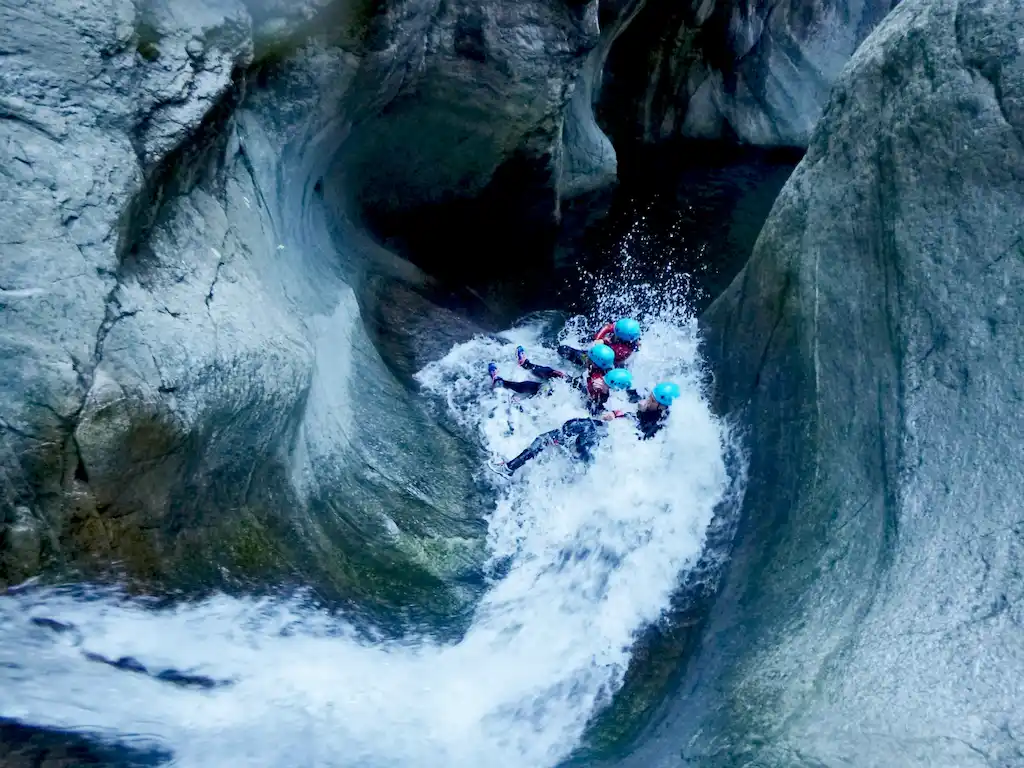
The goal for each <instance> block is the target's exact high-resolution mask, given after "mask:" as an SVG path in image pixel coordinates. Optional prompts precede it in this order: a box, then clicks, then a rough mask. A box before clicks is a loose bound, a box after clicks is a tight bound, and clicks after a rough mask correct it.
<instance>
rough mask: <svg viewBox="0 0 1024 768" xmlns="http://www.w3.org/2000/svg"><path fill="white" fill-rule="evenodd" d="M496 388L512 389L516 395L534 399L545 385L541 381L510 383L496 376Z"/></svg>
mask: <svg viewBox="0 0 1024 768" xmlns="http://www.w3.org/2000/svg"><path fill="white" fill-rule="evenodd" d="M494 386H496V387H504V388H505V389H510V390H512V391H513V392H515V393H516V394H519V395H525V396H526V397H533V396H534V395H536V394H537V393H538V392H540V388H541V387H542V386H543V383H542V382H539V381H509V380H508V379H503V378H501V377H500V376H496V377H495V378H494Z"/></svg>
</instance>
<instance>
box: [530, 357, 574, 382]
mask: <svg viewBox="0 0 1024 768" xmlns="http://www.w3.org/2000/svg"><path fill="white" fill-rule="evenodd" d="M522 365H523V368H525V369H526V370H528V371H529V372H530V373H532V374H533V375H534V376H536V377H537V378H538V379H561V378H563V377H564V376H565V374H564V373H563V372H562V371H560V370H558V369H557V368H549V367H548V366H546V365H537V364H536V363H531V362H530V361H529V360H527V361H525V362H524V363H523V364H522Z"/></svg>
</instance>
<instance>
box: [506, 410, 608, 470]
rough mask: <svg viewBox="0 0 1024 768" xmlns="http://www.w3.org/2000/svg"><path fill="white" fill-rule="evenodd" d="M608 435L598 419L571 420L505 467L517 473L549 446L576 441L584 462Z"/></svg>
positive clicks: (604, 424)
mask: <svg viewBox="0 0 1024 768" xmlns="http://www.w3.org/2000/svg"><path fill="white" fill-rule="evenodd" d="M607 433H608V425H607V424H606V423H605V422H603V421H600V420H598V419H569V420H568V421H567V422H565V423H564V424H563V425H562V426H560V427H559V428H558V429H552V430H551V431H550V432H545V433H544V434H542V435H540V436H538V437H537V439H536V440H534V441H533V442H532V443H530V446H529V447H528V448H527V449H526V450H525V451H523V452H522V453H520V454H519V455H518V456H516V457H515V458H514V459H512V460H511V461H509V462H508V463H507V464H506V465H505V466H506V467H508V469H509V470H511V471H512V472H515V471H516V470H517V469H519V468H520V467H521V466H523V464H525V463H526V462H528V461H529V460H530V459H534V458H536V457H537V455H538V454H539V453H540V452H541V451H543V450H544V449H545V448H547V447H548V446H549V445H567V444H568V443H571V442H572V441H573V440H574V439H575V441H576V453H577V454H579V457H580V458H581V459H583V460H584V461H590V459H591V458H593V449H594V447H595V446H596V445H597V443H598V442H599V441H600V440H601V438H602V437H604V436H605V435H606V434H607Z"/></svg>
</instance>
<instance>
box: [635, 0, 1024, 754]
mask: <svg viewBox="0 0 1024 768" xmlns="http://www.w3.org/2000/svg"><path fill="white" fill-rule="evenodd" d="M1022 36H1024V6H1021V5H1020V4H1019V3H1017V2H1013V0H960V1H959V2H957V0H905V1H904V2H903V3H902V4H901V5H900V7H899V8H897V9H896V10H895V11H894V12H893V14H892V15H890V16H889V17H888V18H887V19H886V20H885V22H883V24H882V25H881V26H880V27H879V28H878V29H877V30H876V31H875V32H874V34H873V35H872V36H871V37H870V38H869V39H868V40H867V41H866V42H865V43H864V45H863V46H862V47H861V48H860V49H859V50H858V52H857V53H856V55H855V56H854V57H853V59H852V61H851V63H850V66H849V68H848V69H847V70H846V71H845V73H844V75H843V77H842V78H841V79H840V81H839V83H838V84H837V86H836V90H835V92H834V95H833V97H832V98H831V101H830V103H829V105H828V107H827V109H826V111H825V115H824V117H823V118H822V121H821V123H820V124H819V125H818V128H817V129H816V131H815V134H814V138H813V139H812V141H811V144H810V147H809V149H808V152H807V155H806V157H805V159H804V160H803V162H802V163H801V164H800V166H799V167H798V169H797V171H796V172H795V173H794V175H793V177H792V178H791V180H790V182H789V183H788V184H787V186H786V187H785V189H784V190H783V192H782V194H781V195H780V197H779V199H778V201H777V203H776V205H775V208H774V210H773V213H772V215H771V217H770V218H769V221H768V223H767V224H766V226H765V228H764V230H763V232H762V234H761V237H760V239H759V241H758V243H757V246H756V248H755V251H754V254H753V257H752V259H751V261H750V263H749V264H748V266H747V267H746V268H745V270H744V272H743V273H742V274H741V276H740V277H739V278H737V280H736V281H735V282H734V283H733V285H732V286H731V287H730V289H729V290H728V291H727V292H726V293H725V294H724V295H723V296H722V297H721V298H720V299H718V301H717V302H716V303H715V304H714V305H713V306H712V307H711V309H710V310H709V311H708V313H707V314H706V316H705V317H704V319H703V322H704V325H705V327H706V330H707V334H708V349H709V351H710V352H711V353H712V357H713V359H714V360H716V363H717V369H716V377H717V388H718V396H719V403H720V406H721V407H722V409H723V410H725V411H729V412H732V413H734V414H736V415H737V416H739V417H742V418H743V420H744V421H745V422H746V423H747V424H748V425H749V426H750V439H749V445H750V449H751V463H750V484H749V488H748V491H747V495H746V499H745V518H744V522H743V523H742V526H741V528H740V531H739V534H738V542H739V543H738V548H737V551H736V553H735V558H734V562H733V566H732V570H731V573H730V574H729V576H728V579H727V583H726V586H725V589H724V591H723V593H722V594H721V596H720V598H719V599H718V601H717V603H716V605H715V607H714V609H713V613H712V616H711V619H710V621H709V624H708V628H707V630H706V633H705V636H704V639H703V643H702V646H701V649H700V652H699V654H698V655H697V657H696V658H694V659H693V661H692V664H691V667H690V670H691V671H690V673H689V679H688V680H687V681H684V684H683V685H682V688H681V689H682V690H685V691H687V695H686V697H684V698H685V700H684V701H681V702H680V703H679V704H678V705H677V707H676V711H675V713H674V715H672V716H670V717H669V718H667V719H666V721H665V726H664V730H663V732H664V733H666V734H672V735H671V738H672V739H673V740H674V741H676V743H681V744H683V745H687V746H685V747H684V750H683V753H684V756H686V757H691V758H694V759H697V758H698V756H699V758H700V759H699V760H698V762H700V763H701V764H702V765H733V764H736V762H737V761H738V760H739V758H740V757H741V756H742V758H743V761H746V762H749V763H751V764H757V765H772V766H774V765H779V766H782V765H796V764H799V765H812V764H813V765H828V766H833V765H835V766H838V765H857V766H883V765H901V766H938V765H956V766H965V767H969V766H979V767H980V766H994V765H1015V764H1018V763H1019V762H1020V760H1021V755H1022V754H1024V753H1022V748H1024V745H1022V742H1021V734H1022V733H1024V719H1022V713H1024V690H1022V688H1021V687H1020V681H1021V680H1022V679H1024V644H1022V643H1021V637H1022V627H1024V576H1022V572H1021V568H1020V563H1021V561H1022V557H1024V536H1022V524H1021V513H1020V510H1021V504H1020V499H1021V497H1022V494H1024V464H1022V462H1021V458H1022V457H1024V456H1022V450H1024V449H1022V446H1024V427H1022V424H1024V422H1022V421H1021V419H1020V410H1021V402H1022V397H1024V385H1022V382H1024V336H1022V335H1021V334H1020V332H1019V328H1020V324H1021V323H1022V322H1024V298H1022V297H1024V290H1022V289H1024V248H1022V232H1024V228H1022V225H1024V144H1022V139H1024V109H1022V106H1021V105H1022V104H1024V50H1022V48H1021V47H1020V40H1021V39H1022ZM701 729H703V730H701ZM698 732H700V733H702V736H701V737H698V738H696V739H695V741H693V742H689V738H690V736H691V735H694V734H696V733H698ZM674 759H675V758H674ZM639 764H643V765H653V764H657V763H656V762H653V761H651V760H647V761H644V760H643V759H642V758H641V760H640V763H639ZM666 764H667V763H666ZM673 764H674V763H673Z"/></svg>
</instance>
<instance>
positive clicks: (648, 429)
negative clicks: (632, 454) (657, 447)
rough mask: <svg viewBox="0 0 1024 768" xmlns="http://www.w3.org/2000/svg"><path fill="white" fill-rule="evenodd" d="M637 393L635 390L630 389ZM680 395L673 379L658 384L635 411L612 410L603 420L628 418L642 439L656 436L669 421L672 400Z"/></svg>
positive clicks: (631, 391) (603, 416)
mask: <svg viewBox="0 0 1024 768" xmlns="http://www.w3.org/2000/svg"><path fill="white" fill-rule="evenodd" d="M629 391H630V393H632V394H634V395H635V390H632V389H631V390H629ZM677 397H679V387H678V386H677V385H676V384H674V383H672V382H671V381H663V382H661V383H660V384H658V385H657V386H656V387H655V388H654V389H653V390H651V394H649V395H648V396H647V397H646V398H644V399H642V400H641V401H640V404H639V405H637V407H636V410H635V411H618V410H616V411H611V412H610V413H606V414H604V415H602V416H601V419H602V420H603V421H612V420H614V419H621V418H628V419H630V420H631V421H632V422H633V425H634V426H635V427H636V430H637V433H638V437H639V439H640V440H649V439H650V438H652V437H654V436H655V435H656V434H657V433H658V432H659V431H660V430H661V428H662V427H663V426H665V422H666V421H668V411H669V408H670V407H671V406H672V402H673V401H674V400H675V399H676V398H677ZM631 399H632V398H631Z"/></svg>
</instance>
